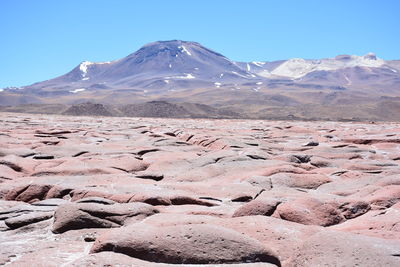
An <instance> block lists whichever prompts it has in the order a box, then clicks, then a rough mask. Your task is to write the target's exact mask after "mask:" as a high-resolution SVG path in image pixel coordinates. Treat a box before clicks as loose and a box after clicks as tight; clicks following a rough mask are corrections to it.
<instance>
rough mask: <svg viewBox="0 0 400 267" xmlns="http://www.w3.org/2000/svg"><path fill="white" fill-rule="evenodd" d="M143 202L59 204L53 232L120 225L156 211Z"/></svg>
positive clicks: (140, 218)
mask: <svg viewBox="0 0 400 267" xmlns="http://www.w3.org/2000/svg"><path fill="white" fill-rule="evenodd" d="M157 212H158V210H157V209H155V208H154V207H152V206H151V205H148V204H145V203H124V204H114V205H103V204H97V203H71V204H66V205H62V206H60V207H59V208H58V209H57V210H56V212H55V214H54V224H53V232H54V233H63V232H65V231H69V230H75V229H83V228H111V227H120V226H122V225H125V224H128V223H129V222H136V221H139V220H142V219H144V218H145V217H147V216H151V215H153V214H155V213H157Z"/></svg>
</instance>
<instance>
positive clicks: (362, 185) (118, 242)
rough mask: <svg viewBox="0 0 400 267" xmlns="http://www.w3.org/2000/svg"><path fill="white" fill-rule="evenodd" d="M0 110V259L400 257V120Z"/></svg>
mask: <svg viewBox="0 0 400 267" xmlns="http://www.w3.org/2000/svg"><path fill="white" fill-rule="evenodd" d="M0 116H1V117H0V118H1V123H0V126H1V135H0V156H1V157H0V174H1V175H0V181H1V182H0V198H1V200H0V244H1V245H0V248H1V249H0V265H3V264H4V265H6V266H28V265H29V266H174V265H175V264H184V265H179V266H190V265H191V264H202V265H204V264H214V265H212V266H223V265H224V264H230V265H229V266H248V267H250V266H274V265H275V266H398V265H400V241H399V240H400V205H399V203H398V202H399V200H400V167H399V162H400V124H399V123H356V122H340V123H339V122H295V121H261V120H206V119H152V118H121V117H119V118H112V117H70V116H60V115H32V114H15V113H1V115H0Z"/></svg>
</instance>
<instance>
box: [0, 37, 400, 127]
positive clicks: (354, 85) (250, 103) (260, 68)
mask: <svg viewBox="0 0 400 267" xmlns="http://www.w3.org/2000/svg"><path fill="white" fill-rule="evenodd" d="M399 96H400V60H392V61H386V60H383V59H380V58H379V57H377V56H376V55H375V54H373V53H368V54H366V55H364V56H355V55H338V56H336V57H334V58H325V59H299V58H295V59H289V60H279V61H272V62H260V61H252V62H237V61H233V60H230V59H229V58H227V57H225V56H223V55H222V54H220V53H218V52H215V51H213V50H211V49H208V48H206V47H204V46H202V45H201V44H199V43H197V42H188V41H181V40H171V41H158V42H153V43H149V44H146V45H144V46H143V47H141V48H140V49H139V50H137V51H135V52H133V53H131V54H129V55H128V56H126V57H124V58H121V59H117V60H114V61H106V62H90V61H83V62H81V63H80V64H78V65H77V66H76V67H75V68H73V69H72V70H71V71H69V72H68V73H66V74H64V75H61V76H59V77H56V78H54V79H50V80H46V81H43V82H37V83H34V84H32V85H28V86H24V87H21V88H5V89H4V90H3V91H2V92H0V105H3V106H6V105H21V104H29V103H42V104H55V103H58V104H67V105H76V104H80V103H84V102H88V101H89V102H94V103H101V104H106V105H107V104H116V105H128V104H139V103H147V102H151V101H158V100H162V101H167V102H170V103H185V102H190V103H197V104H206V105H209V106H212V107H214V108H222V109H224V108H227V109H231V108H232V109H233V110H240V111H243V112H244V113H246V114H258V115H257V116H256V117H268V114H269V115H271V116H272V115H273V117H281V114H279V112H280V113H282V114H285V115H284V116H286V115H293V116H296V117H304V116H305V117H307V116H308V117H310V116H312V115H309V113H308V111H307V110H310V107H311V106H313V107H316V106H318V107H319V108H318V109H315V112H317V113H318V110H331V108H336V107H337V106H343V107H342V108H343V110H347V112H348V113H349V116H350V117H351V116H354V117H360V116H362V117H363V118H364V117H365V118H368V116H370V117H371V118H373V119H376V118H378V119H379V118H385V119H388V118H387V115H386V114H384V110H386V109H385V108H383V107H380V105H382V103H383V102H382V101H381V97H389V98H391V99H395V100H391V101H392V102H393V101H394V103H395V104H393V105H392V106H394V107H397V104H396V103H397V101H398V100H397V98H396V97H399ZM357 109H359V110H360V111H361V112H359V111H358V110H357ZM371 110H377V112H378V111H379V112H381V113H382V114H381V113H379V114H378V115H376V114H375V113H374V114H375V115H373V116H372V115H369V114H373V112H372V111H371ZM272 111H273V112H272ZM399 111H400V110H399ZM260 112H261V113H262V112H264V114H265V116H264V115H263V114H260ZM271 112H272V113H271ZM327 112H328V111H327ZM334 113H335V112H334ZM304 114H308V115H304ZM303 115H304V116H303ZM345 115H346V114H345ZM340 116H342V115H340ZM328 117H329V116H328ZM332 117H335V118H337V116H336V115H335V116H332ZM389 119H390V118H389Z"/></svg>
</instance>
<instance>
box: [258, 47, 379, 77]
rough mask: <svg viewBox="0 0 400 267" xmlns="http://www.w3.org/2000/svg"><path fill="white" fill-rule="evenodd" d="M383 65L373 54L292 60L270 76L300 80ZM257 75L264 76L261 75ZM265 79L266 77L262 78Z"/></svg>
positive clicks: (280, 66) (284, 63) (276, 69)
mask: <svg viewBox="0 0 400 267" xmlns="http://www.w3.org/2000/svg"><path fill="white" fill-rule="evenodd" d="M384 64H385V61H384V60H383V59H380V58H377V57H376V56H375V54H373V53H368V54H367V55H365V56H347V55H346V56H340V57H336V58H327V59H321V60H307V59H302V58H292V59H289V60H287V61H285V62H283V63H282V64H281V65H279V66H278V67H277V68H275V69H274V70H272V71H271V74H272V75H276V76H285V77H290V78H294V79H297V78H300V77H303V76H305V75H307V74H308V73H310V72H313V71H323V70H324V71H332V70H338V69H344V68H351V67H371V68H378V67H381V66H383V65H384ZM259 75H261V76H264V75H263V73H260V74H259ZM264 77H266V76H264Z"/></svg>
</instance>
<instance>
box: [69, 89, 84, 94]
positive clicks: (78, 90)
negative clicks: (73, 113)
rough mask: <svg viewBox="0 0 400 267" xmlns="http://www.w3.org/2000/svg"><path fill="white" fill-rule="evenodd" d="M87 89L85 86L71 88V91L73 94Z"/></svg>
mask: <svg viewBox="0 0 400 267" xmlns="http://www.w3.org/2000/svg"><path fill="white" fill-rule="evenodd" d="M85 90H86V89H85V88H78V89H75V90H71V91H69V92H70V93H73V94H76V93H79V92H83V91H85Z"/></svg>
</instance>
